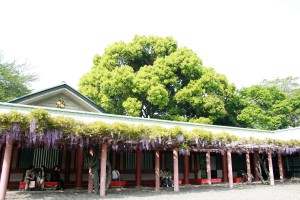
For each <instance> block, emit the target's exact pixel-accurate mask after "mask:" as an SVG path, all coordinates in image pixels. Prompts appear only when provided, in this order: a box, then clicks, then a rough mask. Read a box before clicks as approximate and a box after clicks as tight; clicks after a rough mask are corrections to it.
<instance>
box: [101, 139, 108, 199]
mask: <svg viewBox="0 0 300 200" xmlns="http://www.w3.org/2000/svg"><path fill="white" fill-rule="evenodd" d="M106 159H107V144H106V143H103V144H102V145H101V174H100V196H105V187H106V184H105V181H106Z"/></svg>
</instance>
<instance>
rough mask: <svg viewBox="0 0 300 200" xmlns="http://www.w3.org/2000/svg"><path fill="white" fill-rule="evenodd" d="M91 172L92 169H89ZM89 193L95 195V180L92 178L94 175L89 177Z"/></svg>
mask: <svg viewBox="0 0 300 200" xmlns="http://www.w3.org/2000/svg"><path fill="white" fill-rule="evenodd" d="M89 170H90V168H89ZM88 193H89V194H91V193H93V178H92V174H90V173H89V176H88Z"/></svg>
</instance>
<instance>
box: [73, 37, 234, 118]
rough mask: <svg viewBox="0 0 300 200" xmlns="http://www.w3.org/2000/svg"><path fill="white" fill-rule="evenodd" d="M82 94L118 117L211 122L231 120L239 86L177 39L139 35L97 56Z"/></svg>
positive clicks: (82, 86)
mask: <svg viewBox="0 0 300 200" xmlns="http://www.w3.org/2000/svg"><path fill="white" fill-rule="evenodd" d="M79 90H80V91H81V92H82V93H84V94H85V95H86V96H88V97H89V98H91V99H92V100H94V101H95V102H96V103H97V104H98V105H100V106H102V107H103V108H104V109H106V111H107V112H109V113H112V114H121V115H123V114H127V115H131V116H142V117H151V118H160V119H169V120H178V121H189V120H192V121H193V122H195V123H199V122H200V123H201V122H204V123H209V124H211V123H214V122H216V121H218V120H219V122H221V121H222V120H221V119H222V118H224V117H226V116H228V111H227V103H228V102H229V101H230V99H231V97H232V94H233V93H234V90H235V87H234V85H230V84H228V81H227V79H226V77H225V76H224V75H221V74H217V73H215V71H214V70H213V69H211V68H206V67H204V66H202V60H201V59H200V58H199V57H198V56H197V55H196V54H195V53H194V52H193V51H191V50H190V49H188V48H177V42H176V41H175V40H173V39H172V38H171V37H166V38H161V37H154V36H150V37H145V36H135V37H134V39H133V41H132V42H129V43H124V42H117V43H114V44H112V45H110V46H108V47H107V48H106V49H105V52H104V54H103V55H101V56H99V55H96V56H95V57H94V66H93V67H92V69H91V71H90V72H89V73H87V74H86V75H84V76H83V77H82V78H81V80H80V83H79ZM196 119H198V120H196Z"/></svg>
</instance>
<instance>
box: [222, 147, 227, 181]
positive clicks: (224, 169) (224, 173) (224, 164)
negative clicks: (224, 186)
mask: <svg viewBox="0 0 300 200" xmlns="http://www.w3.org/2000/svg"><path fill="white" fill-rule="evenodd" d="M227 173H228V169H227V155H226V153H224V154H223V155H222V178H223V182H228V174H227Z"/></svg>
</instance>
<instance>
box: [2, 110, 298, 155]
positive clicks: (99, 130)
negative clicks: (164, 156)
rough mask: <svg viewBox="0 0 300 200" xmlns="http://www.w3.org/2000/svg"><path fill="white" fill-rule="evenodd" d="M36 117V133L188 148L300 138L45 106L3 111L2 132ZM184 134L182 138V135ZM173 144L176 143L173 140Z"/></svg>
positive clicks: (289, 143)
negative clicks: (114, 119)
mask: <svg viewBox="0 0 300 200" xmlns="http://www.w3.org/2000/svg"><path fill="white" fill-rule="evenodd" d="M33 119H34V120H36V122H37V134H39V133H40V131H41V130H42V129H43V130H44V131H47V130H59V131H62V133H63V134H64V135H65V136H69V135H70V134H75V135H77V136H79V137H83V138H84V137H87V136H88V137H98V138H106V139H111V140H115V141H121V142H140V141H141V140H142V139H147V140H150V141H152V140H157V139H159V140H162V141H175V143H176V144H179V145H181V148H184V149H186V150H189V149H190V145H194V144H195V139H200V140H201V141H203V142H212V141H221V142H222V143H225V144H230V143H232V142H238V143H239V144H255V145H264V144H273V145H277V146H281V147H284V146H286V147H297V146H298V147H299V146H300V141H299V140H289V141H282V140H274V139H266V140H260V139H255V138H239V137H237V136H234V135H230V134H228V133H219V134H213V133H212V132H210V131H206V130H203V129H194V130H192V131H187V130H183V129H182V128H180V127H173V128H170V129H167V128H163V127H161V126H145V125H133V124H125V123H113V124H106V123H104V122H92V123H83V122H81V121H77V120H74V119H72V118H68V117H62V116H57V117H52V116H50V115H49V113H47V112H46V111H44V110H41V109H37V110H33V111H32V112H31V113H30V114H22V113H18V112H15V111H12V112H10V113H3V114H1V115H0V124H1V128H0V134H3V133H4V131H9V130H10V129H11V127H12V126H13V125H14V124H20V125H21V134H25V131H28V130H29V127H30V123H31V122H30V121H31V120H33ZM181 136H182V137H183V140H182V141H179V140H178V138H179V137H181ZM173 144H174V143H173Z"/></svg>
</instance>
